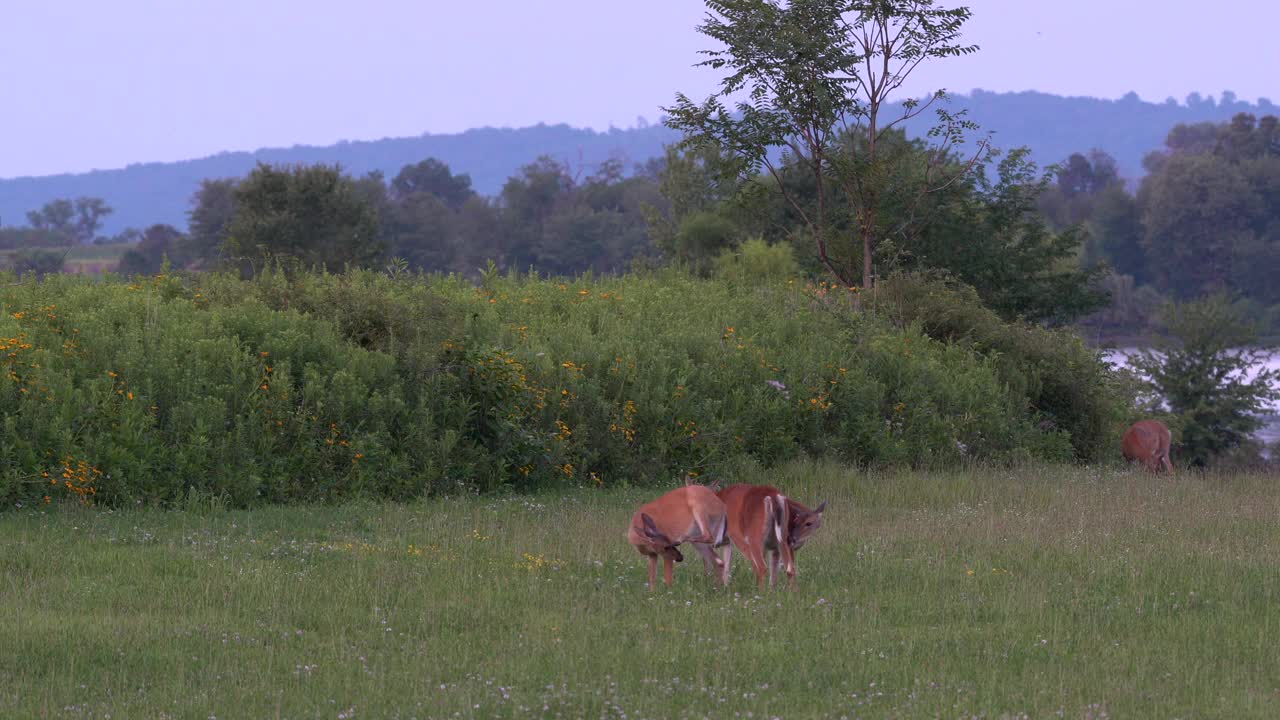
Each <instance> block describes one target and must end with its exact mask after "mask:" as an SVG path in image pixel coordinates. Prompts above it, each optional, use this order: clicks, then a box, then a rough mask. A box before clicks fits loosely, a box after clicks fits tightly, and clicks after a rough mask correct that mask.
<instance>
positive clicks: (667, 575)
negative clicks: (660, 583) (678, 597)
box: [662, 555, 675, 587]
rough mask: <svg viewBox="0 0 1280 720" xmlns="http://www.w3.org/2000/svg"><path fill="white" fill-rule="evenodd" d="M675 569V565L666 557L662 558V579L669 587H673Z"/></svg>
mask: <svg viewBox="0 0 1280 720" xmlns="http://www.w3.org/2000/svg"><path fill="white" fill-rule="evenodd" d="M673 567H675V563H674V562H672V560H671V558H669V557H667V556H666V555H663V556H662V579H663V580H665V581H666V582H667V587H671V568H673Z"/></svg>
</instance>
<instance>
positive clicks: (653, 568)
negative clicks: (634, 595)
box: [649, 555, 658, 592]
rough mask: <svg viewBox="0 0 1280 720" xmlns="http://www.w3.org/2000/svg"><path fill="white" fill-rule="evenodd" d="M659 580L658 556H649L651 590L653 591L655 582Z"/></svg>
mask: <svg viewBox="0 0 1280 720" xmlns="http://www.w3.org/2000/svg"><path fill="white" fill-rule="evenodd" d="M657 580H658V556H657V555H650V556H649V592H653V584H654V583H655V582H656V581H657Z"/></svg>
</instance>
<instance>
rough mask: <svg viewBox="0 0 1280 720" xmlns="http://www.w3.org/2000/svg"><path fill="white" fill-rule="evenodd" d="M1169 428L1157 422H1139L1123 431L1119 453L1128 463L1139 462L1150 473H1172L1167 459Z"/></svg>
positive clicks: (1171, 464)
mask: <svg viewBox="0 0 1280 720" xmlns="http://www.w3.org/2000/svg"><path fill="white" fill-rule="evenodd" d="M1169 441H1170V435H1169V428H1168V427H1165V424H1164V423H1162V422H1160V421H1159V420H1139V421H1138V422H1136V423H1134V424H1133V427H1130V428H1129V429H1128V430H1126V431H1125V433H1124V437H1123V438H1122V439H1121V441H1120V444H1121V452H1123V453H1124V459H1125V460H1128V461H1129V462H1140V463H1142V465H1143V467H1145V468H1147V469H1148V470H1150V471H1152V472H1161V471H1164V472H1173V462H1172V461H1171V460H1170V459H1169Z"/></svg>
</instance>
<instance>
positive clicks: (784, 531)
mask: <svg viewBox="0 0 1280 720" xmlns="http://www.w3.org/2000/svg"><path fill="white" fill-rule="evenodd" d="M719 497H720V499H721V500H722V501H723V502H724V505H725V510H726V512H727V513H728V519H729V538H730V539H731V540H732V541H733V544H734V545H736V546H737V547H738V550H740V551H741V552H742V554H743V555H746V556H747V560H749V561H751V569H752V570H754V571H755V574H756V582H757V583H758V584H759V586H760V589H761V590H764V581H765V574H766V567H767V568H768V570H767V572H768V576H769V584H770V585H774V584H776V582H777V576H778V565H779V563H781V565H782V568H783V570H784V571H785V572H786V573H787V584H788V586H789V587H791V588H793V589H794V588H795V585H796V559H795V552H796V550H799V549H800V548H801V547H803V546H804V544H805V542H806V541H807V540H808V539H809V537H810V536H812V535H813V534H814V533H815V532H817V531H818V528H820V527H822V513H823V511H824V510H826V509H827V503H826V501H825V500H824V501H823V502H822V504H821V505H819V506H818V507H816V508H814V509H812V510H810V509H809V508H807V507H805V506H804V505H802V504H800V503H798V502H796V501H795V500H792V499H791V498H788V497H787V496H785V495H783V494H782V492H780V491H779V490H778V488H776V487H773V486H772V485H746V484H740V485H730V486H729V487H727V488H725V489H723V490H721V491H720V493H719ZM694 547H695V548H697V550H698V552H699V553H701V555H702V559H703V561H704V562H705V563H706V567H707V571H708V572H711V571H713V569H719V571H720V579H721V582H723V583H724V584H725V585H726V586H727V585H728V584H729V571H730V569H731V565H732V562H733V552H732V548H730V547H728V546H726V547H725V548H724V550H722V551H721V556H720V557H716V555H715V552H714V550H713V549H712V548H711V547H710V546H709V545H707V544H705V543H701V544H698V543H695V544H694ZM766 552H767V553H768V554H769V562H768V564H767V566H766V563H765V554H766Z"/></svg>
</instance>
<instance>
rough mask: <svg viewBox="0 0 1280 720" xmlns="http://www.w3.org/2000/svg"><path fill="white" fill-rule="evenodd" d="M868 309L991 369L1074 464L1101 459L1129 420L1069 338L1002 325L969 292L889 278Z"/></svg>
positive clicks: (1124, 397)
mask: <svg viewBox="0 0 1280 720" xmlns="http://www.w3.org/2000/svg"><path fill="white" fill-rule="evenodd" d="M872 307H874V308H875V310H876V312H877V313H878V314H880V315H883V316H884V317H887V318H889V319H890V320H892V321H893V322H894V323H895V324H897V325H899V326H902V327H908V326H912V325H915V326H918V327H919V328H920V330H921V331H922V332H924V333H925V334H926V335H928V336H929V337H930V338H933V339H934V340H936V341H938V342H943V343H947V344H958V345H960V346H962V347H966V348H971V349H972V350H973V351H974V352H976V353H978V354H980V355H982V356H984V357H987V358H989V359H990V360H991V362H992V363H993V365H994V367H995V369H996V370H997V372H998V374H999V377H1000V379H1001V381H1002V382H1003V383H1005V384H1006V385H1007V387H1008V389H1009V392H1011V393H1013V394H1014V395H1015V396H1017V397H1020V398H1022V399H1023V401H1024V402H1025V406H1026V408H1027V409H1028V410H1029V411H1030V412H1031V413H1032V414H1033V416H1034V417H1035V418H1036V420H1037V422H1039V423H1040V427H1041V429H1042V430H1044V431H1049V432H1052V431H1061V432H1062V433H1063V434H1064V436H1065V437H1067V438H1069V439H1070V442H1071V446H1072V448H1073V449H1074V452H1075V456H1076V457H1077V458H1078V459H1081V460H1097V459H1099V458H1102V457H1104V456H1106V455H1107V454H1108V453H1109V452H1110V451H1111V450H1112V448H1113V445H1114V442H1115V438H1116V437H1119V432H1120V431H1121V429H1122V427H1123V425H1124V423H1125V422H1126V420H1127V419H1128V417H1129V410H1128V402H1127V401H1128V400H1131V399H1132V393H1131V391H1129V390H1127V389H1125V387H1124V385H1123V383H1122V382H1121V381H1120V380H1119V379H1118V378H1117V377H1116V376H1114V375H1113V374H1112V373H1111V371H1110V370H1109V369H1108V367H1107V365H1105V364H1104V363H1103V362H1102V361H1101V360H1100V359H1099V357H1098V353H1097V352H1096V351H1095V350H1092V349H1090V348H1089V347H1087V346H1086V345H1085V344H1084V343H1083V342H1082V341H1080V340H1079V339H1078V338H1076V337H1075V336H1073V335H1071V334H1069V333H1067V332H1065V331H1056V330H1049V329H1045V328H1042V327H1038V326H1035V325H1028V324H1024V323H1019V322H1014V323H1005V322H1003V321H1001V320H1000V318H999V317H998V316H997V315H996V314H995V313H994V312H992V311H991V310H989V309H988V308H986V307H984V306H983V304H982V302H981V300H980V299H979V298H978V296H977V294H976V293H975V292H974V290H973V289H972V288H969V287H965V286H963V285H959V284H956V283H949V282H944V281H941V280H939V279H936V278H929V277H927V276H924V275H919V274H902V275H895V276H893V277H891V278H888V279H887V280H886V281H885V282H884V283H883V284H882V285H881V287H880V288H878V290H877V292H876V295H875V300H874V302H873V305H872Z"/></svg>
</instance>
